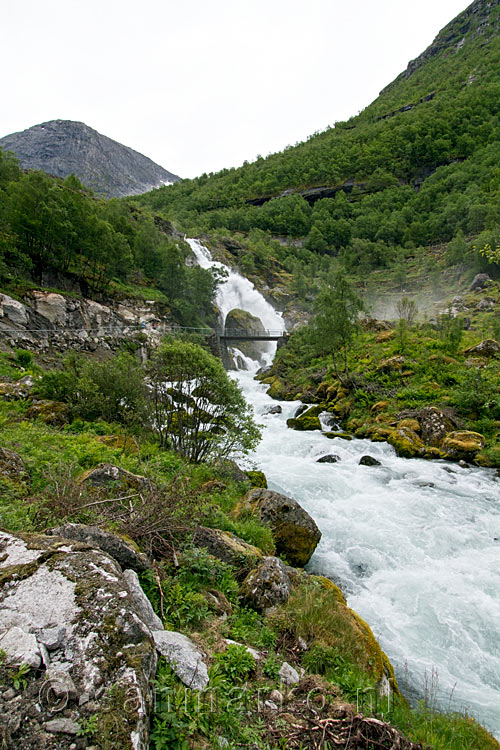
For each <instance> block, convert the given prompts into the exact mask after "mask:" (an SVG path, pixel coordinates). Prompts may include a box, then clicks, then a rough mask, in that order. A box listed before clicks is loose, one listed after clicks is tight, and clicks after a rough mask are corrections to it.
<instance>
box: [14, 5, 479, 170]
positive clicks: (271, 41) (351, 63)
mask: <svg viewBox="0 0 500 750" xmlns="http://www.w3.org/2000/svg"><path fill="white" fill-rule="evenodd" d="M468 4H469V3H468V2H467V0H418V2H415V0H357V1H355V2H351V3H349V2H348V1H347V0H246V2H242V1H238V0H184V1H183V2H180V1H179V0H44V2H40V0H3V2H2V12H1V21H0V63H1V69H2V71H3V75H2V86H1V95H0V96H1V101H2V114H1V116H0V136H3V135H7V134H9V133H12V132H15V131H18V130H24V129H25V128H28V127H30V126H32V125H36V124H38V123H40V122H44V121H46V120H55V119H66V120H82V121H83V122H85V123H86V124H87V125H90V126H91V127H93V128H95V129H96V130H98V131H99V132H101V133H103V134H105V135H107V136H109V137H110V138H114V139H115V140H117V141H119V142H120V143H123V144H125V145H127V146H130V147H131V148H134V149H136V150H137V151H140V152H141V153H143V154H145V155H146V156H149V157H150V158H151V159H153V160H154V161H156V162H158V163H159V164H161V165H162V166H163V167H165V168H166V169H169V170H170V171H171V172H174V173H176V174H178V175H180V176H182V177H194V176H196V175H199V174H201V173H203V172H212V171H217V170H218V169H221V168H222V167H230V166H237V165H239V164H241V163H242V162H243V160H245V159H248V160H249V161H251V160H253V159H254V158H255V157H256V156H257V154H262V155H263V156H265V155H267V154H268V153H271V152H273V151H277V150H281V149H282V148H284V147H285V146H286V145H288V144H290V143H291V144H293V143H296V142H297V141H301V140H304V139H305V138H306V137H307V136H308V135H310V134H311V133H313V132H315V131H316V130H321V129H323V128H324V127H326V126H327V125H331V124H333V123H334V122H335V121H336V120H345V119H347V118H348V117H350V116H351V115H354V114H356V113H357V112H358V111H359V110H361V109H363V108H364V107H366V106H367V105H368V104H369V103H370V102H371V101H372V100H373V99H374V98H375V97H376V96H377V95H378V93H379V91H380V90H381V89H382V88H383V87H384V86H385V85H387V84H388V83H389V82H390V81H391V80H393V79H394V78H395V77H396V76H397V75H398V73H400V72H401V71H402V70H404V69H405V68H406V65H407V63H408V61H409V60H410V59H412V58H414V57H416V56H417V55H418V54H419V53H420V52H422V51H423V50H424V49H425V47H427V46H428V45H429V44H430V43H431V42H432V40H433V38H434V37H435V35H436V34H437V32H438V31H439V30H440V29H441V28H442V27H443V26H445V25H446V24H447V23H448V21H450V20H451V19H452V18H454V17H455V16H456V15H457V14H458V13H459V12H460V11H462V10H464V9H465V8H466V7H467V5H468Z"/></svg>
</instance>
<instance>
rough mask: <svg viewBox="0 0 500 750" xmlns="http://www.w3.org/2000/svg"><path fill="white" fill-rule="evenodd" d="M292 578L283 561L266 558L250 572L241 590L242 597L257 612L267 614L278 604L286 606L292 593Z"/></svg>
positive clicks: (276, 558)
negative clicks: (266, 612) (267, 611)
mask: <svg viewBox="0 0 500 750" xmlns="http://www.w3.org/2000/svg"><path fill="white" fill-rule="evenodd" d="M291 586H292V584H291V581H290V576H289V575H288V572H287V570H286V567H285V565H284V563H283V562H282V560H280V559H279V558H278V557H265V558H264V560H263V561H262V562H261V563H260V565H258V566H257V567H256V568H254V569H253V570H251V571H250V573H249V574H248V575H247V577H246V578H245V580H244V581H243V583H242V584H241V588H240V595H241V597H242V598H243V600H244V601H245V603H246V604H248V605H249V606H250V607H252V608H253V609H256V610H257V612H265V611H266V610H268V609H271V608H272V607H275V606H277V605H278V604H284V603H285V602H286V601H287V600H288V598H289V596H290V591H291Z"/></svg>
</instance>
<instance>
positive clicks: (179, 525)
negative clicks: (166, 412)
mask: <svg viewBox="0 0 500 750" xmlns="http://www.w3.org/2000/svg"><path fill="white" fill-rule="evenodd" d="M169 348H170V351H174V352H177V355H176V356H177V358H179V356H180V353H181V352H184V353H186V354H187V356H188V359H189V361H190V362H193V356H194V355H197V356H199V357H205V356H206V357H207V358H209V359H208V361H207V363H206V364H207V366H208V365H210V366H211V367H212V368H213V369H212V371H213V373H214V378H213V382H212V393H214V392H215V391H216V387H217V377H219V378H220V377H221V375H220V372H219V370H218V368H219V363H217V361H216V360H213V361H212V358H211V356H210V355H208V354H206V353H205V352H203V351H202V350H199V351H197V350H196V347H195V345H193V344H191V343H186V342H180V341H174V342H172V341H167V342H165V344H164V345H163V348H162V350H161V352H162V353H161V355H159V356H158V358H157V359H156V361H155V364H153V366H157V365H158V363H159V362H161V361H162V357H164V355H165V353H166V352H167V351H169ZM174 359H175V358H174ZM193 364H194V362H193ZM0 366H1V372H2V374H3V375H4V376H6V377H9V378H10V379H11V381H13V382H14V383H15V382H16V380H19V379H20V378H22V377H25V376H26V375H27V374H29V375H32V376H34V377H36V378H39V379H38V380H37V381H36V386H35V387H34V390H33V391H32V392H31V393H30V394H29V395H28V397H27V398H24V399H23V398H21V399H14V400H4V401H2V402H1V403H0V408H1V420H2V448H3V449H4V452H3V453H2V464H1V478H0V481H1V487H2V492H1V496H2V504H1V508H0V514H1V519H2V521H1V523H2V526H3V527H5V528H7V529H10V530H12V531H16V530H23V531H31V532H36V531H42V530H43V529H46V528H47V527H49V526H54V525H60V524H61V523H63V522H66V521H71V522H77V523H84V524H91V525H94V526H100V527H103V528H107V529H109V530H112V531H113V532H114V533H117V534H120V535H124V536H125V537H126V538H128V539H133V540H135V542H136V543H137V544H138V545H139V547H140V548H142V550H143V551H144V552H146V553H147V554H148V555H149V556H150V559H153V560H155V561H156V562H155V564H154V566H153V567H151V568H150V570H149V572H146V573H144V574H143V575H142V584H143V587H144V589H145V591H146V592H147V594H148V596H149V597H150V599H151V601H152V603H153V606H154V607H155V609H156V611H157V613H158V615H159V616H160V617H161V619H162V621H163V622H164V623H165V625H166V626H167V628H173V629H175V630H181V631H182V632H184V633H186V634H189V636H190V637H191V638H193V639H194V640H195V642H196V643H197V644H198V645H199V646H200V647H201V648H202V649H203V651H204V652H205V653H206V654H208V664H209V677H210V682H209V687H208V689H207V690H206V691H204V692H202V693H201V694H200V695H197V693H196V692H191V691H190V690H189V689H187V688H185V687H184V686H183V685H182V683H180V682H179V679H178V677H177V676H176V675H175V673H174V672H173V671H172V669H171V667H170V666H169V665H168V663H167V662H166V661H165V660H164V659H163V658H162V659H161V660H160V663H159V667H158V672H157V677H156V691H157V695H156V709H155V713H154V714H153V717H152V732H151V747H152V748H155V749H156V750H163V749H165V750H166V748H179V750H180V749H181V748H188V747H219V740H218V739H217V738H224V739H225V740H226V741H228V742H229V744H230V746H239V745H241V744H245V743H247V744H248V743H250V744H251V743H254V744H255V746H257V747H261V748H269V750H271V748H274V747H281V746H287V747H299V746H300V747H313V746H315V745H314V742H315V741H316V740H315V739H314V737H315V732H316V731H317V727H319V726H322V725H321V724H318V723H317V722H320V721H321V720H325V721H331V720H334V721H336V722H338V723H339V727H337V730H338V731H340V728H341V726H344V727H350V726H351V727H352V726H353V721H354V713H356V706H357V710H360V711H361V712H362V714H363V715H364V716H365V717H367V718H366V722H367V723H366V724H363V725H360V728H359V731H360V732H361V734H360V735H359V736H358V735H357V736H358V740H357V741H359V742H361V739H360V737H364V738H365V740H363V741H364V742H365V745H363V746H366V747H367V748H368V747H370V746H371V745H370V744H369V743H370V741H371V740H372V739H377V738H378V739H377V741H378V740H382V741H383V740H384V738H385V741H386V742H387V743H389V738H390V743H392V742H393V741H394V737H395V735H394V736H390V734H388V733H389V732H390V731H393V730H390V727H389V725H388V724H386V723H385V722H386V721H390V722H391V723H392V725H393V726H394V727H399V729H400V730H401V731H402V732H403V733H404V735H405V736H406V737H407V738H409V739H408V740H404V739H403V738H400V740H399V741H400V742H401V743H403V744H401V747H410V746H411V745H410V744H408V743H410V742H411V741H413V742H422V743H424V744H423V746H424V747H430V748H439V749H440V748H471V749H472V748H495V747H498V745H497V743H496V742H495V741H494V740H493V738H491V736H490V735H488V734H487V733H486V732H485V731H484V730H483V729H482V728H481V727H480V726H479V725H477V724H476V723H475V722H474V721H473V720H472V719H471V718H468V717H467V716H465V715H459V714H453V713H450V714H440V713H437V712H436V711H435V710H434V707H433V705H432V700H431V701H430V702H428V703H427V705H425V704H422V705H421V706H420V707H418V708H416V709H410V708H409V706H408V705H407V703H406V701H405V700H404V699H403V698H402V697H401V696H400V694H399V692H398V690H397V686H396V685H395V683H394V684H393V687H394V693H393V694H392V696H391V699H390V700H387V698H385V699H384V698H383V697H381V696H379V693H378V689H377V683H378V682H379V680H380V679H381V677H382V676H383V675H384V674H386V675H387V674H389V675H390V674H391V671H390V667H389V666H388V662H387V658H386V657H385V655H383V654H382V652H381V651H380V648H379V646H378V644H377V642H376V641H375V639H374V638H373V635H372V634H371V631H370V630H369V628H368V627H367V626H366V624H364V623H363V622H362V621H361V620H360V619H359V618H358V617H357V616H356V615H355V614H354V613H353V612H352V611H351V610H349V609H348V608H347V607H346V605H345V600H344V598H343V596H342V594H341V592H340V591H339V590H338V589H337V587H336V586H335V585H334V584H333V583H332V582H331V581H329V580H327V579H324V578H321V577H317V576H309V575H306V574H304V573H303V572H301V571H300V570H298V569H295V570H294V572H293V576H292V590H291V593H290V598H289V599H288V601H285V602H284V603H282V604H279V605H277V606H276V607H274V608H273V609H272V610H270V611H269V612H262V611H261V610H259V609H257V610H256V609H254V608H252V607H249V605H248V603H247V602H246V600H245V599H244V598H242V597H241V591H242V589H241V581H242V579H243V578H244V577H245V576H246V574H247V572H248V570H249V569H250V568H251V567H252V566H253V565H255V562H256V561H258V560H259V559H260V558H261V557H262V555H272V554H273V553H274V552H275V541H274V537H273V533H272V530H271V529H270V528H269V527H268V526H266V525H265V524H263V523H262V522H261V521H259V517H258V515H254V514H246V515H245V514H243V515H242V514H241V513H238V512H237V507H238V505H241V503H240V500H241V497H242V495H243V494H244V493H245V492H246V491H247V490H248V489H249V487H250V485H251V479H250V477H251V478H255V473H253V472H249V475H245V474H244V473H243V472H240V471H239V470H238V469H236V467H235V466H234V465H233V464H231V463H230V462H229V463H227V462H225V461H224V460H222V461H221V460H220V459H219V460H218V461H217V460H216V459H217V456H218V455H220V456H223V455H224V452H225V450H224V444H223V442H222V443H221V442H220V435H217V439H216V442H217V444H218V445H219V450H218V451H217V450H216V449H215V447H214V453H213V455H212V458H213V460H212V461H202V462H200V461H198V462H196V461H195V460H194V461H193V460H188V459H193V455H189V454H188V455H187V456H186V455H183V449H182V447H181V446H180V445H176V447H177V451H173V450H172V449H171V447H169V445H168V444H167V443H165V441H164V442H163V445H162V444H161V439H160V436H159V435H158V433H157V432H156V431H155V429H154V427H153V428H151V427H148V423H147V419H146V418H145V417H144V414H146V415H147V413H148V411H147V408H145V407H142V408H141V407H140V400H141V399H143V398H151V396H149V397H148V396H147V394H145V393H144V391H143V390H142V389H141V384H142V382H143V381H142V378H143V373H142V372H141V371H140V368H139V366H138V365H137V364H135V361H134V360H133V358H132V357H131V356H130V355H129V354H127V353H122V354H118V355H115V356H114V357H113V358H110V359H108V360H105V361H104V362H101V363H100V364H99V363H96V362H95V360H93V361H92V364H90V360H84V359H83V358H81V359H79V360H78V361H76V362H75V359H74V358H66V360H65V361H64V362H63V363H62V366H61V368H60V369H59V370H57V371H54V370H48V371H45V372H43V371H42V370H41V369H40V368H39V366H38V365H37V364H36V362H35V358H34V357H33V355H32V354H31V353H29V352H25V351H22V350H20V351H17V352H16V353H12V354H3V355H2V357H1V360H0ZM120 373H121V374H122V375H124V374H125V373H126V377H119V375H120ZM183 375H184V377H186V378H187V379H189V378H190V377H191V375H190V373H189V371H188V370H186V369H184V370H183ZM40 376H41V377H40ZM55 395H57V396H58V397H59V398H60V399H61V401H58V402H56V401H52V400H49V399H47V398H44V399H42V400H40V397H41V396H44V397H47V396H52V397H53V396H55ZM172 395H175V394H172ZM171 404H172V407H173V409H174V411H176V413H178V414H179V415H182V413H183V412H185V408H186V400H184V399H178V400H175V399H172V400H171ZM143 409H145V410H143ZM141 414H142V415H143V416H142V417H141V418H138V415H141ZM179 419H180V417H179ZM179 424H180V422H179ZM236 429H237V430H238V432H239V427H236ZM174 432H175V430H174ZM205 438H206V436H205V437H204V436H203V435H201V436H200V438H199V439H200V440H202V441H203V440H204V439H205ZM255 438H256V434H255V428H253V427H252V428H251V430H250V436H249V438H248V439H249V440H250V439H251V440H255ZM241 447H242V448H243V449H245V445H244V444H243V445H242V446H241ZM246 447H248V445H247V446H246ZM232 448H233V445H231V449H232ZM11 451H14V453H12V452H11ZM184 453H185V452H184ZM13 456H17V460H14V459H13ZM109 464H112V465H114V466H118V467H119V468H120V470H121V471H122V472H123V473H122V475H121V479H118V480H116V481H114V482H111V483H109V484H107V485H106V484H105V485H102V484H101V485H98V486H94V487H93V486H92V485H90V484H88V478H89V475H90V474H91V472H92V470H93V469H94V467H96V466H97V467H99V466H103V465H109ZM257 479H258V481H259V483H260V482H261V477H257ZM138 482H141V484H139V485H138V484H137V483H138ZM200 524H202V525H203V527H205V528H206V527H208V528H210V527H211V528H214V529H219V530H221V531H219V532H217V533H219V534H220V533H221V532H225V533H226V537H225V539H226V540H229V542H228V543H229V547H228V549H226V553H225V554H224V555H222V558H223V559H221V555H220V549H219V551H218V552H217V550H216V549H214V548H212V551H213V552H214V554H210V552H209V551H207V542H206V537H205V538H204V540H205V541H203V538H202V539H201V543H200V542H197V533H198V529H200ZM228 532H229V533H228ZM231 534H236V537H234V536H231ZM238 538H239V539H240V540H242V541H238V542H237V543H236V546H234V545H235V541H236V540H237V539H238ZM231 540H232V541H231ZM245 543H246V545H247V547H246V548H245V547H243V546H242V545H244V544H245ZM250 545H251V546H250ZM214 555H215V556H214ZM248 555H250V557H248ZM228 638H229V639H231V640H232V641H234V643H229V645H228V642H227V641H226V640H225V639H228ZM249 648H252V649H254V650H253V651H249ZM284 662H287V663H289V664H291V665H292V666H293V667H294V668H295V669H297V670H299V672H300V670H301V669H303V670H305V671H304V673H303V677H302V678H301V679H300V682H299V683H298V684H297V685H296V686H293V689H292V686H288V687H287V686H286V684H284V683H283V681H282V677H281V675H280V670H281V669H282V667H283V664H284ZM0 672H1V674H2V679H5V680H8V681H9V682H10V684H13V685H17V687H16V690H19V691H20V692H21V693H22V691H23V690H24V689H26V686H27V688H28V689H29V683H30V679H33V677H34V673H33V672H29V671H28V670H26V672H23V674H22V675H20V673H19V672H18V671H17V672H16V671H15V670H12V669H9V668H8V667H6V666H4V667H3V668H1V669H0ZM391 679H392V678H391ZM272 691H275V692H274V693H273V692H272ZM276 691H277V692H276ZM268 696H271V698H270V699H269V698H268ZM319 696H321V699H320V697H319ZM266 700H268V701H269V700H271V703H270V704H269V705H266V704H265V701H266ZM273 700H274V701H276V700H277V701H278V703H280V702H281V700H283V709H282V710H281V711H280V712H277V711H276V709H275V708H273V705H274V704H273V703H272V701H273ZM314 701H318V703H317V704H316V703H315V702H314ZM311 705H312V706H313V708H314V710H313V711H312V712H311V710H310V707H311ZM353 711H354V713H353ZM283 712H284V713H283ZM370 716H373V717H378V718H379V719H383V721H382V723H380V724H370V723H369V717H370ZM356 721H358V722H359V721H361V719H360V718H359V717H358V719H356ZM363 721H365V720H363ZM315 722H316V723H315ZM332 726H333V725H332ZM297 727H299V728H300V732H299V735H300V739H298V740H297V739H294V736H295V734H297ZM315 727H316V729H315ZM337 730H336V731H337ZM394 731H395V730H394ZM81 732H82V737H85V738H86V741H88V742H91V743H92V744H93V745H95V746H97V747H102V748H115V747H119V746H120V747H121V745H119V744H116V743H117V742H118V740H117V739H116V738H115V739H113V737H114V736H115V735H113V732H112V731H111V729H106V727H105V726H104V725H103V724H102V721H101V719H98V718H95V719H92V717H90V719H89V720H88V722H87V724H85V725H84V726H83V725H82V727H81ZM374 732H375V734H374ZM339 736H340V735H339ZM405 742H406V743H407V744H406V745H405V744H404V743H405ZM294 743H295V744H294ZM310 743H312V744H310ZM390 743H389V744H386V745H384V744H382V742H379V744H382V746H387V747H391V746H392V744H390ZM348 746H349V745H348ZM357 746H359V745H357Z"/></svg>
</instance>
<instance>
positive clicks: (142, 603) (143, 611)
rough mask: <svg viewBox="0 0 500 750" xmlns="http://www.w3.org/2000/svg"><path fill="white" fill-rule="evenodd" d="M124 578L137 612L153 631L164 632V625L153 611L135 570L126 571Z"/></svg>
mask: <svg viewBox="0 0 500 750" xmlns="http://www.w3.org/2000/svg"><path fill="white" fill-rule="evenodd" d="M123 577H124V579H125V581H126V582H127V586H128V590H129V593H130V598H131V600H132V604H133V605H134V607H135V611H136V612H137V614H138V615H139V617H140V618H141V620H142V621H143V623H144V624H145V625H147V626H148V628H150V629H151V630H163V623H162V621H161V620H160V618H159V617H158V615H157V614H156V613H155V611H154V610H153V607H152V606H151V602H150V601H149V599H148V597H147V596H146V594H145V593H144V591H143V590H142V588H141V584H140V583H139V578H138V577H137V573H136V572H135V570H125V571H124V572H123Z"/></svg>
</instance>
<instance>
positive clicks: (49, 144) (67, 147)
mask: <svg viewBox="0 0 500 750" xmlns="http://www.w3.org/2000/svg"><path fill="white" fill-rule="evenodd" d="M0 147H1V148H2V149H3V150H4V151H12V152H13V153H14V154H15V155H16V157H17V158H18V159H19V161H20V163H21V166H22V167H23V168H24V169H40V170H42V171H43V172H47V173H48V174H51V175H54V176H56V177H67V176H68V175H70V174H74V175H76V176H77V177H78V179H79V180H81V181H82V182H83V183H84V185H88V187H91V188H92V189H93V190H95V192H96V193H99V194H100V195H104V196H106V197H122V196H125V195H136V194H138V193H145V192H146V191H148V190H152V189H153V188H154V187H160V186H161V185H166V184H170V183H173V182H177V181H178V180H179V179H180V178H179V177H177V175H174V174H172V173H171V172H168V171H167V170H166V169H164V168H163V167H160V166H159V165H158V164H155V162H153V161H151V159H148V158H147V157H146V156H143V155H142V154H139V153H138V152H137V151H134V150H133V149H131V148H128V146H122V144H121V143H117V141H113V140H112V139H111V138H107V137H106V136H105V135H101V134H100V133H98V132H97V131H96V130H93V129H92V128H89V127H88V126H87V125H85V124H84V123H83V122H73V121H72V120H50V121H49V122H44V123H42V124H40V125H34V126H33V127H32V128H28V129H27V130H23V131H22V132H20V133H12V134H11V135H7V136H5V137H4V138H0Z"/></svg>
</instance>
